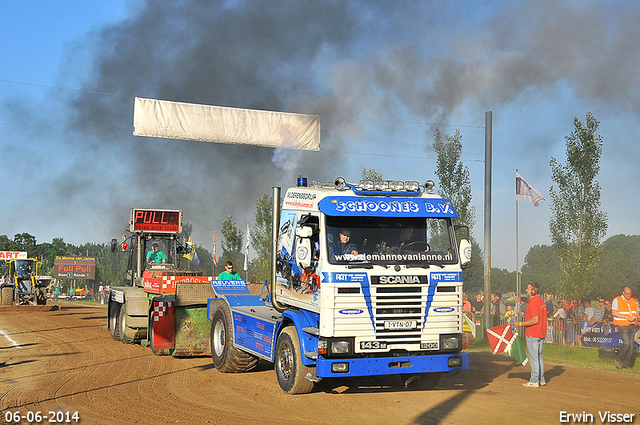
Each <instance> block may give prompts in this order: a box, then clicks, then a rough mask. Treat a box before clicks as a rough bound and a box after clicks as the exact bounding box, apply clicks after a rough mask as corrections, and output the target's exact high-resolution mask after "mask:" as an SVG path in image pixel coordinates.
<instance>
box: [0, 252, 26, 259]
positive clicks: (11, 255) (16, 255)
mask: <svg viewBox="0 0 640 425" xmlns="http://www.w3.org/2000/svg"><path fill="white" fill-rule="evenodd" d="M25 258H27V252H26V251H0V260H23V259H25Z"/></svg>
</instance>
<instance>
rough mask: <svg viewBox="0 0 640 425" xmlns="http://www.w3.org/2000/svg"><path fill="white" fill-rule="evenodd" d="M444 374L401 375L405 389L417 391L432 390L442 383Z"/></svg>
mask: <svg viewBox="0 0 640 425" xmlns="http://www.w3.org/2000/svg"><path fill="white" fill-rule="evenodd" d="M441 376H442V372H431V373H419V374H417V375H409V374H406V375H400V379H402V381H403V382H404V386H405V388H412V389H416V390H432V389H434V388H435V387H436V386H437V385H438V383H439V382H440V377H441Z"/></svg>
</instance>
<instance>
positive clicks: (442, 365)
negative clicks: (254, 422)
mask: <svg viewBox="0 0 640 425" xmlns="http://www.w3.org/2000/svg"><path fill="white" fill-rule="evenodd" d="M298 180H299V181H298V185H297V186H296V187H292V188H290V189H288V190H287V191H286V193H285V195H284V198H283V199H282V204H281V201H280V196H281V195H280V188H277V187H276V188H274V189H273V205H274V206H273V236H274V237H273V249H272V276H271V282H270V296H269V297H265V298H266V301H265V299H263V298H261V297H260V296H257V295H251V294H250V293H249V291H248V290H247V287H246V284H245V283H244V282H243V281H217V280H212V285H213V289H214V292H215V294H216V297H215V298H211V299H209V300H208V311H207V316H208V318H209V319H210V320H211V321H212V322H211V331H210V348H211V354H212V357H213V362H214V364H215V366H216V368H217V369H218V370H220V371H222V372H244V371H248V370H251V369H252V368H254V367H255V365H256V364H257V362H258V359H259V358H262V359H265V360H267V361H270V362H273V363H274V368H275V371H276V375H277V379H278V383H279V384H280V387H281V388H282V389H283V390H284V391H285V392H287V393H291V394H302V393H308V392H310V391H311V390H312V389H313V386H314V383H315V382H319V381H320V380H321V379H323V378H340V377H358V376H372V375H399V376H401V377H402V378H403V380H404V382H405V385H409V383H411V385H412V386H416V387H418V388H425V389H429V388H433V387H435V386H436V385H437V384H438V382H439V380H440V376H441V375H442V373H447V372H457V371H460V370H465V369H468V366H469V360H468V354H467V353H465V352H463V351H462V350H463V348H464V347H465V346H466V342H465V341H464V340H463V331H462V323H463V318H462V267H464V266H465V265H466V264H468V262H469V261H470V257H471V244H470V242H469V240H468V228H466V229H463V230H466V238H462V239H461V240H460V242H459V243H458V242H457V241H456V233H460V232H456V227H455V226H454V222H453V220H454V219H455V218H456V217H457V214H456V211H455V208H454V206H453V205H452V203H451V201H450V200H448V199H444V198H442V197H440V196H438V195H436V194H435V193H433V188H434V186H435V185H434V184H433V182H432V181H430V180H429V181H427V182H426V183H425V184H424V185H423V186H421V185H420V184H419V183H418V182H413V181H409V182H401V181H379V182H373V181H360V182H358V183H348V182H346V181H345V180H344V179H343V178H338V179H336V180H335V182H334V183H333V184H326V183H324V184H322V183H318V182H313V183H311V184H307V182H306V179H304V178H300V179H298Z"/></svg>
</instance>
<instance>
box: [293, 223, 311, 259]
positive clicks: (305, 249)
mask: <svg viewBox="0 0 640 425" xmlns="http://www.w3.org/2000/svg"><path fill="white" fill-rule="evenodd" d="M309 230H311V229H310V228H309ZM296 233H297V231H296ZM296 262H297V263H298V266H299V267H300V268H302V269H306V268H309V266H311V239H309V237H299V238H297V239H296Z"/></svg>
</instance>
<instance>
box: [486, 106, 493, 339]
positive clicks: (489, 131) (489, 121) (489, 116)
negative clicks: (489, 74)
mask: <svg viewBox="0 0 640 425" xmlns="http://www.w3.org/2000/svg"><path fill="white" fill-rule="evenodd" d="M492 125H493V113H492V112H491V111H486V112H485V113H484V296H485V300H484V328H485V329H489V328H490V327H491V305H490V304H489V302H490V300H491V168H492V161H491V156H492V154H491V151H492V144H493V128H492ZM485 335H486V333H485Z"/></svg>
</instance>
